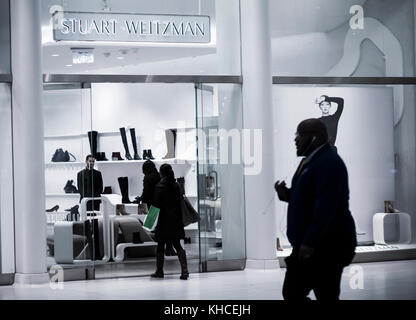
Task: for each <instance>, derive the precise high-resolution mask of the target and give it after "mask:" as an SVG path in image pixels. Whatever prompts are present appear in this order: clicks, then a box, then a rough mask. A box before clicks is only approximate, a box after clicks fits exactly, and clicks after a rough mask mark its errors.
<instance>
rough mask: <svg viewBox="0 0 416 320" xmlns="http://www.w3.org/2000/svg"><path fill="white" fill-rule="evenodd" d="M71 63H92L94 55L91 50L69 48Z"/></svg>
mask: <svg viewBox="0 0 416 320" xmlns="http://www.w3.org/2000/svg"><path fill="white" fill-rule="evenodd" d="M71 51H72V63H73V64H83V63H94V53H93V49H92V48H71Z"/></svg>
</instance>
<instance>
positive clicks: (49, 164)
mask: <svg viewBox="0 0 416 320" xmlns="http://www.w3.org/2000/svg"><path fill="white" fill-rule="evenodd" d="M81 166H85V162H79V161H74V162H46V163H45V167H46V168H53V167H81Z"/></svg>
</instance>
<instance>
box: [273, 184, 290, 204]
mask: <svg viewBox="0 0 416 320" xmlns="http://www.w3.org/2000/svg"><path fill="white" fill-rule="evenodd" d="M274 189H275V190H276V192H277V196H278V197H279V199H280V200H281V201H286V202H287V201H289V189H288V188H287V187H286V182H285V181H279V180H277V182H276V183H275V184H274Z"/></svg>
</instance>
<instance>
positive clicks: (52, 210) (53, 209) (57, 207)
mask: <svg viewBox="0 0 416 320" xmlns="http://www.w3.org/2000/svg"><path fill="white" fill-rule="evenodd" d="M58 209H59V206H58V205H56V206H54V207H52V208H50V209H47V210H45V211H46V212H54V211H58Z"/></svg>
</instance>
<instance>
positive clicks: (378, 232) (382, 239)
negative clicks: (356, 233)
mask: <svg viewBox="0 0 416 320" xmlns="http://www.w3.org/2000/svg"><path fill="white" fill-rule="evenodd" d="M396 218H398V220H399V225H398V229H399V230H398V233H399V240H398V241H396V242H393V241H388V240H386V232H385V231H386V223H387V222H388V220H389V219H396ZM373 237H374V243H376V244H408V243H410V242H411V241H412V220H411V218H410V215H409V214H408V213H404V212H397V213H384V212H379V213H376V214H375V215H374V216H373Z"/></svg>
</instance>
